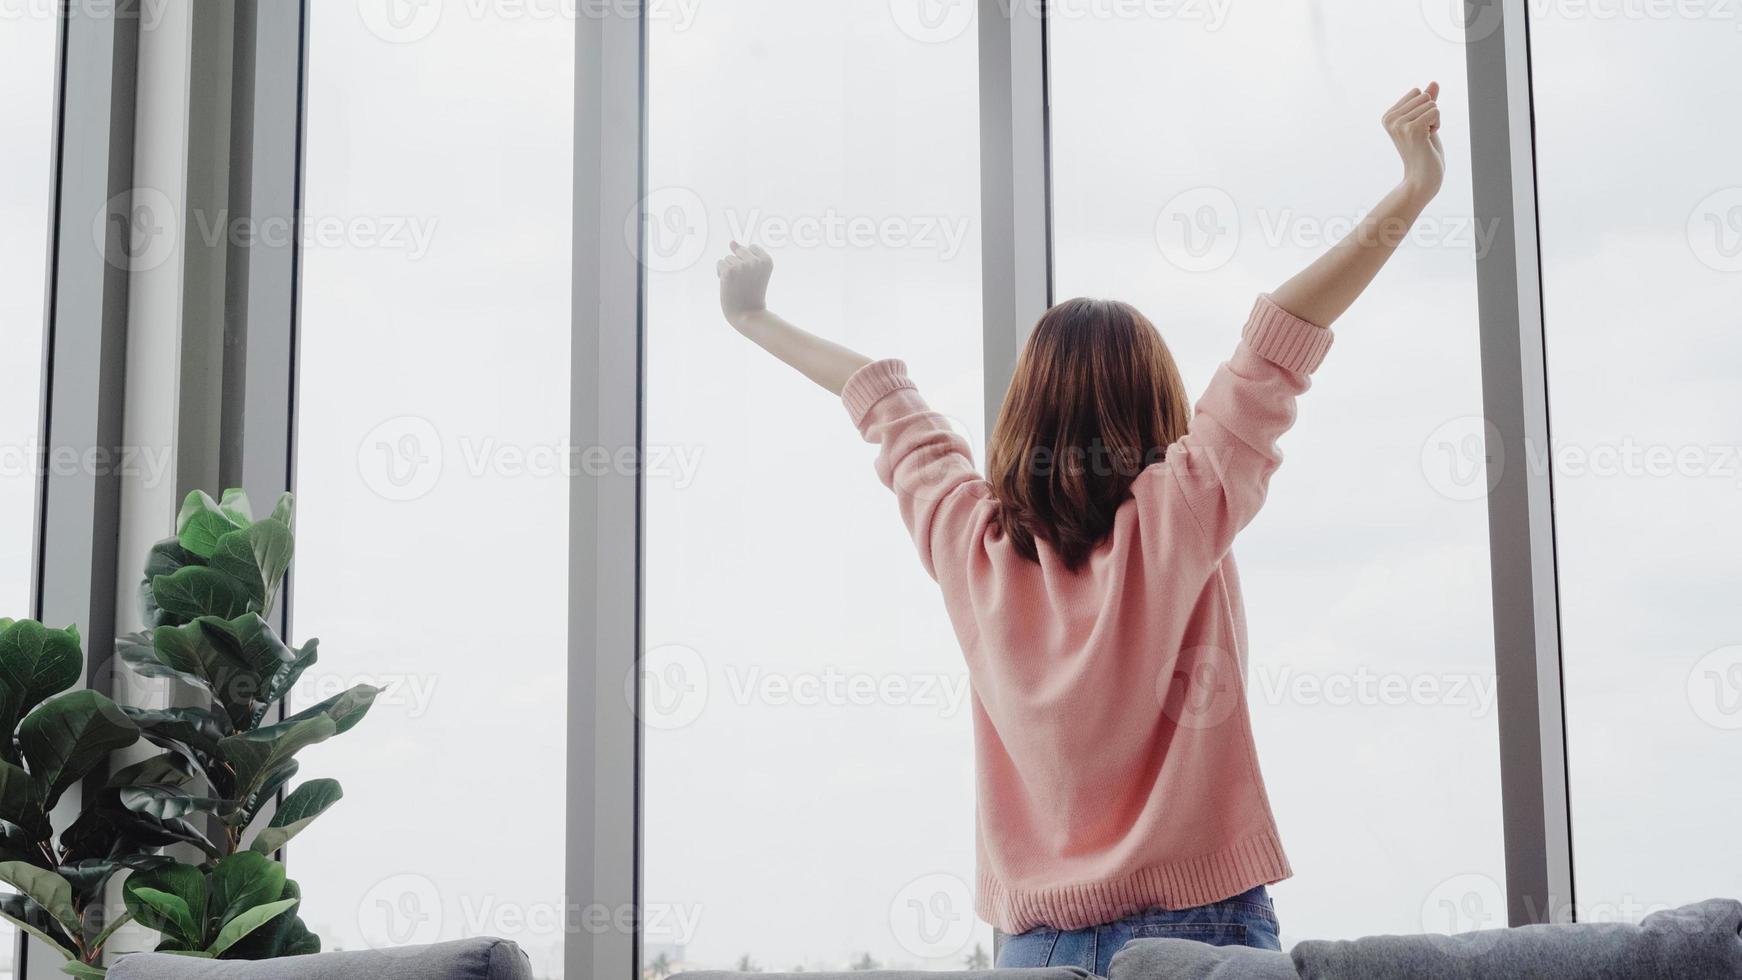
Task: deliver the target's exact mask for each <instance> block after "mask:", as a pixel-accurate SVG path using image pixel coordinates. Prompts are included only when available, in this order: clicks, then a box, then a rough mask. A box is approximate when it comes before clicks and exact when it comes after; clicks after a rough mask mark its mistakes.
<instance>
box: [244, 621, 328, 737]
mask: <svg viewBox="0 0 1742 980" xmlns="http://www.w3.org/2000/svg"><path fill="white" fill-rule="evenodd" d="M320 642H321V641H319V640H316V639H310V640H309V641H308V642H307V643H304V644H303V645H302V647H301V648H300V649H297V650H293V651H291V653H292V659H291V661H290V663H288V664H285V665H284V666H283V667H281V668H279V671H278V673H276V674H273V675H272V676H271V677H269V678H267V679H266V691H265V693H264V694H262V695H261V697H260V706H259V714H258V715H256V716H255V717H254V719H253V721H254V724H255V725H259V724H260V721H261V719H263V718H265V717H266V711H267V709H269V708H270V707H272V705H274V704H276V703H277V702H279V701H282V700H283V699H284V696H285V695H287V694H289V693H290V689H291V688H292V687H295V686H296V682H297V681H298V680H300V679H301V678H302V675H303V674H304V673H305V672H306V671H307V670H308V669H309V668H310V667H313V666H314V665H315V662H316V661H317V660H318V659H319V656H318V654H317V653H316V650H317V648H318V647H319V646H320Z"/></svg>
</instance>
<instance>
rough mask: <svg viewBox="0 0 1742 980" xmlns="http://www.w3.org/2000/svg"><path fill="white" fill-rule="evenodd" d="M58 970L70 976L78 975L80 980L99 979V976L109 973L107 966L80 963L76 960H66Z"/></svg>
mask: <svg viewBox="0 0 1742 980" xmlns="http://www.w3.org/2000/svg"><path fill="white" fill-rule="evenodd" d="M60 972H62V973H64V974H66V975H67V976H70V977H79V978H80V980H99V978H101V977H106V976H108V975H109V970H108V968H107V967H101V966H92V965H91V964H89V963H80V962H79V961H78V960H67V961H66V962H65V963H62V964H61V965H60Z"/></svg>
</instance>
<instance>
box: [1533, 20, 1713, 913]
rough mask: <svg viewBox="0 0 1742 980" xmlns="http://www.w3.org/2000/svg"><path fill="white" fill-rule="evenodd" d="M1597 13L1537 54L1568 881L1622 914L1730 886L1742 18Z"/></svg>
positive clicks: (1588, 906)
mask: <svg viewBox="0 0 1742 980" xmlns="http://www.w3.org/2000/svg"><path fill="white" fill-rule="evenodd" d="M1597 9H1598V8H1596V7H1593V8H1591V9H1590V10H1574V9H1573V8H1571V7H1567V8H1565V9H1562V8H1561V7H1560V5H1552V4H1551V5H1546V6H1545V7H1544V9H1543V10H1541V11H1538V10H1536V9H1535V8H1534V7H1533V8H1532V23H1531V30H1530V38H1531V61H1532V66H1533V69H1534V71H1533V75H1534V77H1535V84H1536V125H1537V140H1538V142H1537V152H1538V172H1537V192H1538V194H1539V196H1540V199H1541V200H1540V208H1541V227H1542V267H1543V307H1544V316H1545V325H1546V330H1547V335H1548V336H1547V353H1548V375H1549V377H1548V382H1549V384H1548V390H1549V395H1550V405H1549V407H1550V429H1551V431H1552V433H1553V449H1554V453H1553V457H1552V458H1553V462H1554V468H1553V472H1554V496H1555V542H1556V546H1557V548H1558V556H1557V557H1558V565H1559V569H1560V576H1561V582H1560V602H1561V644H1562V655H1561V663H1562V669H1563V671H1564V673H1565V684H1566V700H1567V741H1568V767H1569V782H1570V786H1571V793H1572V806H1573V814H1572V827H1573V861H1574V882H1575V889H1576V893H1577V894H1576V897H1577V899H1578V911H1579V915H1580V917H1581V918H1586V919H1605V918H1621V919H1638V918H1640V917H1641V916H1643V915H1645V914H1646V913H1648V912H1650V911H1652V910H1653V909H1654V908H1657V907H1662V906H1665V905H1680V904H1683V903H1686V902H1693V901H1699V900H1701V899H1705V898H1711V897H1713V896H1717V895H1734V894H1736V893H1738V892H1742V840H1739V839H1738V838H1737V835H1736V833H1735V828H1736V825H1737V823H1738V821H1742V783H1738V781H1737V780H1736V779H1735V778H1734V774H1735V773H1736V771H1737V769H1738V766H1739V765H1742V612H1739V611H1738V609H1739V607H1738V604H1737V601H1736V583H1737V582H1738V581H1739V580H1742V551H1739V550H1738V547H1737V545H1738V543H1739V542H1742V466H1739V465H1738V458H1737V457H1738V452H1739V451H1742V450H1738V448H1737V447H1742V416H1739V415H1738V414H1737V412H1736V410H1735V408H1736V405H1737V401H1738V399H1737V365H1738V364H1739V363H1742V330H1738V327H1739V326H1742V303H1739V302H1738V296H1739V295H1742V177H1739V175H1738V172H1737V169H1736V161H1737V160H1738V159H1742V134H1739V133H1738V132H1737V130H1736V127H1735V126H1734V125H1732V124H1729V123H1719V124H1714V122H1713V120H1714V119H1715V118H1717V116H1716V115H1714V114H1721V115H1723V116H1724V117H1725V118H1730V119H1733V118H1734V115H1735V113H1734V108H1735V106H1736V104H1737V101H1738V99H1739V98H1742V74H1738V72H1737V71H1736V66H1737V64H1738V62H1739V60H1742V33H1738V32H1737V30H1736V24H1735V22H1734V20H1733V18H1731V17H1729V16H1726V15H1725V10H1726V9H1727V8H1724V7H1722V6H1721V5H1716V4H1679V5H1663V6H1658V5H1650V4H1644V5H1630V4H1628V5H1620V6H1619V7H1618V8H1617V10H1619V11H1620V13H1619V15H1618V16H1614V17H1609V16H1603V17H1599V16H1596V12H1597ZM1580 14H1583V16H1580ZM1618 121H1623V125H1624V127H1625V138H1622V139H1617V130H1616V128H1615V126H1616V123H1617V122H1618ZM1672 828H1673V830H1672Z"/></svg>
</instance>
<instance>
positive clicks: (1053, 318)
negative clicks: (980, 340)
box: [987, 299, 1191, 570]
mask: <svg viewBox="0 0 1742 980" xmlns="http://www.w3.org/2000/svg"><path fill="white" fill-rule="evenodd" d="M1190 418H1191V409H1190V407H1189V405H1188V404H1187V402H1186V397H1185V391H1184V386H1183V385H1182V384H1181V382H1180V375H1179V368H1178V366H1177V365H1175V363H1174V359H1173V354H1172V352H1171V351H1169V350H1168V348H1167V344H1166V343H1165V342H1164V341H1163V340H1162V339H1161V334H1160V333H1159V332H1158V331H1157V330H1156V329H1155V325H1154V324H1152V323H1150V322H1149V320H1148V319H1146V318H1145V317H1144V316H1143V314H1141V313H1139V312H1137V310H1136V309H1135V308H1133V307H1132V306H1130V305H1129V304H1126V303H1120V302H1115V301H1111V300H1094V299H1073V300H1067V301H1065V302H1063V303H1060V304H1058V305H1057V306H1055V307H1053V308H1052V309H1050V310H1048V311H1047V312H1046V314H1045V315H1044V316H1042V317H1041V318H1040V322H1039V323H1038V324H1037V325H1036V326H1035V328H1034V332H1033V333H1032V334H1030V335H1029V338H1028V343H1027V344H1025V345H1024V346H1023V349H1022V355H1021V357H1019V358H1018V359H1017V362H1016V374H1015V376H1014V377H1013V378H1012V379H1011V381H1010V391H1009V393H1008V394H1006V396H1005V398H1004V408H1003V410H1002V411H1000V412H999V413H998V423H997V425H996V426H995V427H994V428H993V430H992V440H991V445H990V448H989V451H988V453H987V470H988V475H989V477H990V479H991V483H992V488H993V492H994V493H995V495H996V496H997V498H998V502H999V505H1000V506H999V513H998V521H999V523H1000V525H1001V526H1002V529H1003V531H1004V533H1005V534H1006V535H1008V536H1009V538H1010V541H1011V543H1012V544H1013V545H1014V546H1015V547H1016V550H1017V552H1018V553H1020V554H1022V555H1024V556H1025V557H1027V558H1029V559H1030V560H1032V561H1039V560H1040V552H1039V547H1038V545H1037V544H1036V542H1037V541H1045V542H1046V543H1047V544H1048V545H1050V546H1051V547H1052V549H1053V550H1054V551H1055V552H1057V554H1058V556H1059V557H1060V558H1061V559H1062V560H1063V561H1064V563H1065V566H1066V567H1067V568H1070V569H1072V570H1076V569H1078V568H1080V567H1082V565H1083V564H1084V563H1085V562H1087V561H1088V558H1089V554H1090V552H1092V551H1093V550H1094V549H1095V546H1096V545H1098V544H1100V543H1101V540H1102V539H1103V538H1105V537H1106V536H1107V534H1108V533H1109V532H1111V531H1112V529H1113V516H1114V514H1115V513H1116V512H1117V511H1118V509H1119V505H1120V504H1122V503H1124V502H1125V500H1126V499H1127V498H1129V497H1130V495H1131V483H1132V481H1133V480H1135V479H1137V475H1138V474H1139V473H1142V472H1143V470H1144V469H1145V468H1146V467H1148V466H1149V465H1151V464H1153V463H1158V462H1160V461H1161V460H1162V459H1163V458H1164V457H1165V455H1166V453H1167V447H1168V446H1170V445H1172V444H1173V443H1174V442H1176V441H1178V440H1179V438H1180V437H1181V436H1182V435H1184V434H1185V431H1186V426H1187V424H1188V422H1189V421H1190Z"/></svg>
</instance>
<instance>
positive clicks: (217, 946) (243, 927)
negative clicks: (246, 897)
mask: <svg viewBox="0 0 1742 980" xmlns="http://www.w3.org/2000/svg"><path fill="white" fill-rule="evenodd" d="M295 907H296V899H294V898H286V899H282V900H280V901H277V902H267V903H266V904H265V905H256V906H254V907H253V908H251V909H249V910H248V911H246V912H243V913H242V914H241V915H238V916H236V917H235V918H234V919H231V920H230V921H229V922H226V923H225V924H224V928H222V929H220V930H218V938H217V939H215V940H213V941H212V945H210V946H208V947H206V954H207V955H209V956H213V957H217V956H222V955H224V952H225V951H226V950H228V949H229V948H230V947H231V946H234V945H236V944H237V943H238V942H240V941H241V940H242V939H243V938H244V937H245V936H247V935H248V934H249V933H251V932H253V931H254V930H256V929H258V928H260V927H261V926H263V925H265V924H266V923H268V922H271V921H272V920H273V919H275V918H277V917H278V915H279V914H280V913H282V912H287V911H289V910H290V909H292V908H295Z"/></svg>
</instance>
